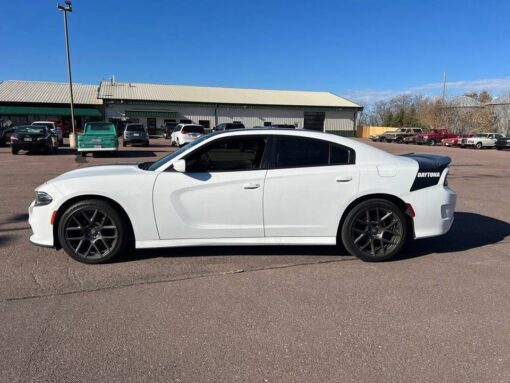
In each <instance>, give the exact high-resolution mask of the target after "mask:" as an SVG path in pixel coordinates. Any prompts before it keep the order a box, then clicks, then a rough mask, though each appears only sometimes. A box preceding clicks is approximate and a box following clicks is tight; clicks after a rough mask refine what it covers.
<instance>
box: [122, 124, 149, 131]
mask: <svg viewBox="0 0 510 383" xmlns="http://www.w3.org/2000/svg"><path fill="white" fill-rule="evenodd" d="M126 131H128V132H145V129H144V128H143V125H129V126H128V127H127V128H126Z"/></svg>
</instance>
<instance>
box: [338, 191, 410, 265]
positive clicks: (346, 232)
mask: <svg viewBox="0 0 510 383" xmlns="http://www.w3.org/2000/svg"><path fill="white" fill-rule="evenodd" d="M375 207H381V208H384V209H389V210H391V211H392V212H393V213H395V214H396V215H397V217H398V218H399V219H400V220H401V222H402V239H401V241H400V243H399V244H398V246H397V247H396V248H395V249H393V250H392V251H391V252H390V253H389V254H386V255H385V256H383V257H381V256H369V255H366V254H365V253H363V252H362V251H360V250H359V249H358V248H357V247H356V245H354V243H353V239H352V237H351V227H352V225H353V223H354V219H355V218H356V216H357V215H358V214H359V212H360V211H363V210H365V209H367V208H375ZM407 236H408V227H407V221H406V217H405V215H404V212H403V211H402V210H401V209H400V208H399V207H398V206H397V205H395V204H394V203H393V202H390V201H388V200H385V199H370V200H366V201H363V202H361V203H360V204H358V205H356V206H355V207H354V208H353V209H351V211H350V212H349V213H348V214H347V216H346V217H345V220H344V222H343V225H342V230H341V240H342V243H343V245H344V246H345V248H346V250H347V251H348V252H349V253H350V254H351V255H354V256H355V257H358V258H359V259H361V260H363V261H365V262H382V261H387V260H389V259H391V258H393V257H394V256H395V255H397V254H398V252H399V251H400V250H401V249H402V247H403V246H404V245H405V243H406V239H407Z"/></svg>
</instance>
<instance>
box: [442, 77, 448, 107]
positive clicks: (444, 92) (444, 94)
mask: <svg viewBox="0 0 510 383" xmlns="http://www.w3.org/2000/svg"><path fill="white" fill-rule="evenodd" d="M446 77H447V75H446V72H444V73H443V104H444V102H445V99H446Z"/></svg>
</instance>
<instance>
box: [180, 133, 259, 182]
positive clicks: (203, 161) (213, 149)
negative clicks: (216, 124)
mask: <svg viewBox="0 0 510 383" xmlns="http://www.w3.org/2000/svg"><path fill="white" fill-rule="evenodd" d="M266 143H267V137H265V136H251V137H246V136H244V137H230V138H224V139H218V140H216V141H214V142H213V143H211V144H210V145H207V146H206V147H205V148H203V149H198V150H196V151H195V152H193V153H191V155H190V156H189V157H188V158H186V172H192V173H197V172H215V171H242V170H253V169H260V165H261V163H262V156H263V154H264V149H265V147H266Z"/></svg>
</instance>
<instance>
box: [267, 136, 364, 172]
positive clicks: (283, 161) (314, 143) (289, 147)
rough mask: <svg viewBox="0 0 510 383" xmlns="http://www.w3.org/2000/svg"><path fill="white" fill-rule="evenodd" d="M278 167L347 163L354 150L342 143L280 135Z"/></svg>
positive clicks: (352, 158)
mask: <svg viewBox="0 0 510 383" xmlns="http://www.w3.org/2000/svg"><path fill="white" fill-rule="evenodd" d="M276 153H277V154H276V167H277V168H293V167H309V166H327V165H347V164H353V163H354V160H355V158H354V151H353V150H352V149H350V148H347V147H345V146H342V145H337V144H333V143H330V142H327V141H323V140H316V139H310V138H303V137H284V136H280V137H278V146H277V152H276Z"/></svg>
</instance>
